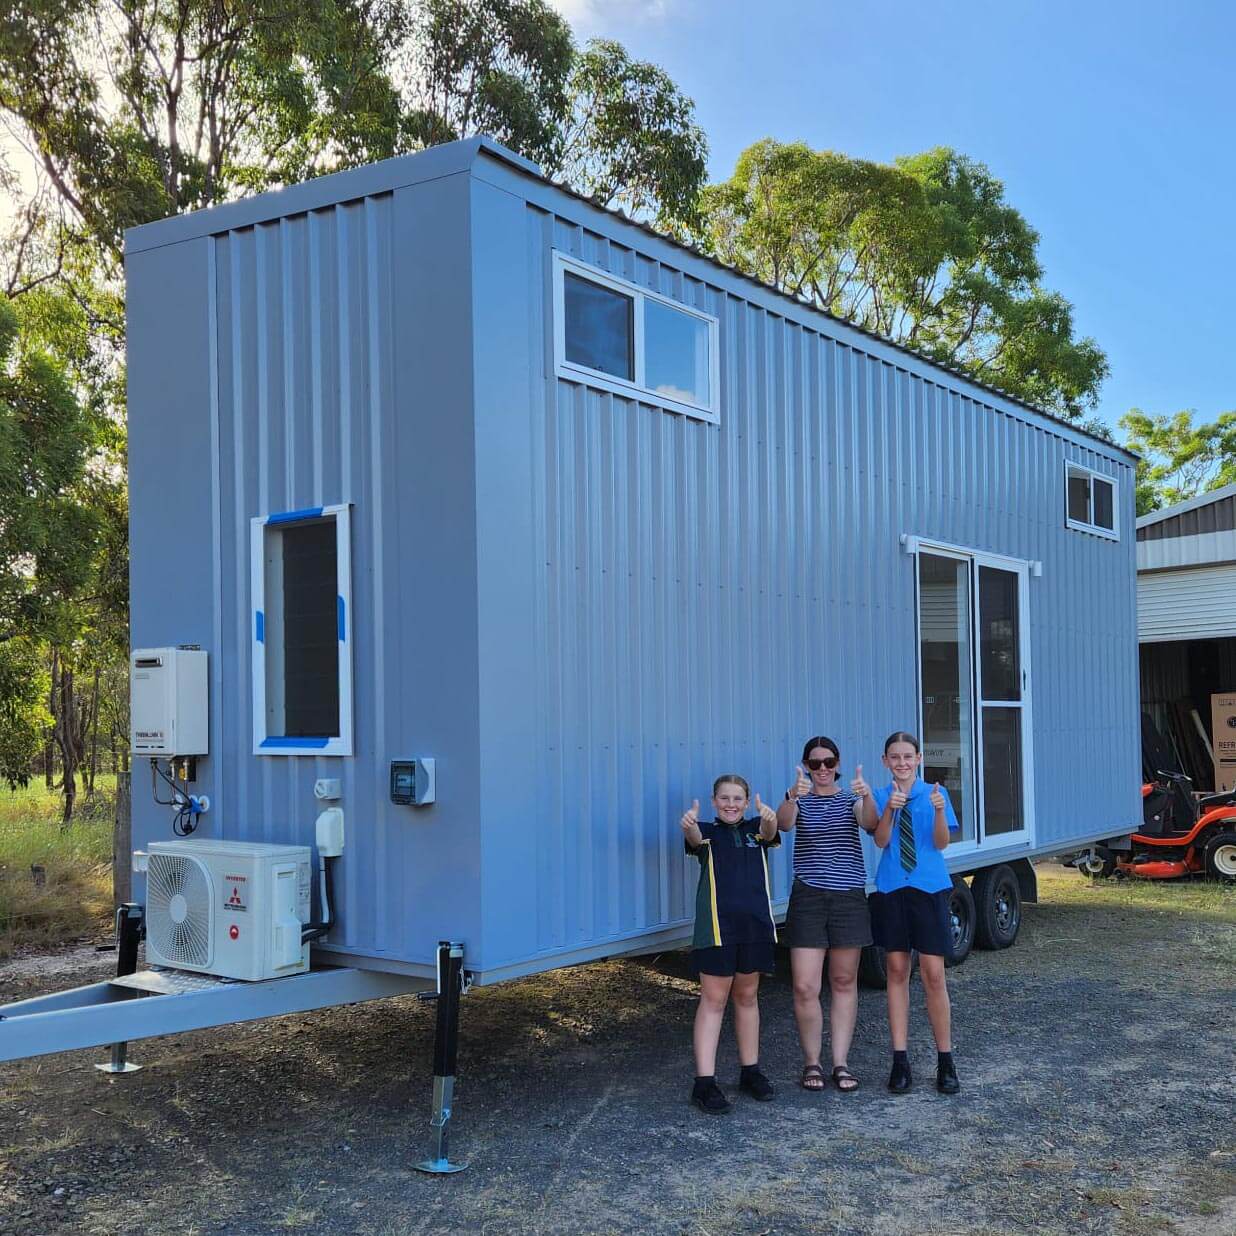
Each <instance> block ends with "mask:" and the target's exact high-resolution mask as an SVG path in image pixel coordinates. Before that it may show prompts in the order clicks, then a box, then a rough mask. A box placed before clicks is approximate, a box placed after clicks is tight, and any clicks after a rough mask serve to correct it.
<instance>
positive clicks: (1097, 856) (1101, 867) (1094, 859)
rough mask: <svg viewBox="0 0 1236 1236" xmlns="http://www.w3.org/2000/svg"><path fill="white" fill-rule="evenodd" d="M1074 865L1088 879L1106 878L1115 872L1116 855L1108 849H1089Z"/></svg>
mask: <svg viewBox="0 0 1236 1236" xmlns="http://www.w3.org/2000/svg"><path fill="white" fill-rule="evenodd" d="M1075 865H1076V867H1077V870H1078V871H1080V872H1081V873H1082V875H1084V876H1085V877H1086V879H1088V880H1106V879H1108V877H1110V876H1112V875H1114V874H1115V872H1116V856H1115V855H1114V854H1113V853H1112V852H1111V851H1110V850H1102V851H1099V850H1097V849H1096V850H1091V851H1089V853H1087V854H1085V855H1083V856H1082V857H1080V858H1078V860H1077V863H1076V864H1075Z"/></svg>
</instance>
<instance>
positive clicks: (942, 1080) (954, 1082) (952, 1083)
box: [936, 1060, 961, 1094]
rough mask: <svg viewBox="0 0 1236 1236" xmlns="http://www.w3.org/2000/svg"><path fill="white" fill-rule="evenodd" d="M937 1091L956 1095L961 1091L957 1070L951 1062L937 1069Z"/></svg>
mask: <svg viewBox="0 0 1236 1236" xmlns="http://www.w3.org/2000/svg"><path fill="white" fill-rule="evenodd" d="M936 1089H937V1090H938V1091H939V1092H940V1093H941V1094H956V1093H957V1092H958V1091H959V1090H960V1089H961V1082H960V1080H959V1079H958V1077H957V1070H956V1068H954V1067H953V1062H952V1061H951V1060H949V1061H947V1062H945V1063H943V1064H941V1065H940V1066H939V1067H938V1068H937V1069H936Z"/></svg>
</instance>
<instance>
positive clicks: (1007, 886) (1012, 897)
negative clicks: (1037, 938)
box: [970, 863, 1021, 948]
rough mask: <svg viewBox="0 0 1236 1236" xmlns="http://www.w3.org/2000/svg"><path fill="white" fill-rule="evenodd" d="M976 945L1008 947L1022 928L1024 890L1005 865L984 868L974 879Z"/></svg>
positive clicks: (1011, 870)
mask: <svg viewBox="0 0 1236 1236" xmlns="http://www.w3.org/2000/svg"><path fill="white" fill-rule="evenodd" d="M970 891H971V892H972V893H973V895H974V906H975V925H974V942H975V944H977V945H978V946H979V948H1008V946H1009V945H1010V944H1012V943H1013V941H1014V940H1016V939H1017V932H1018V929H1019V928H1020V927H1021V889H1020V888H1018V886H1017V876H1016V875H1014V874H1013V869H1012V868H1011V867H1009V866H1007V865H1006V864H1004V863H1001V864H1000V865H999V866H998V867H985V868H984V869H983V870H982V871H980V872H979V873H978V875H976V876H975V877H974V883H973V885H972V887H971V890H970Z"/></svg>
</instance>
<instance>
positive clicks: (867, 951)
mask: <svg viewBox="0 0 1236 1236" xmlns="http://www.w3.org/2000/svg"><path fill="white" fill-rule="evenodd" d="M827 968H828V967H827V966H826V967H825V969H827ZM917 969H918V950H917V949H915V950H914V951H913V952H912V953H911V954H910V977H911V978H913V977H914V973H915V971H916V970H917ZM858 981H859V983H860V984H861V985H862V986H864V987H870V988H872V989H873V990H875V991H883V990H884V989H885V988H886V987H887V986H888V971H887V970H885V968H884V950H883V949H882V948H881V947H880V945H878V944H868V945H866V946H865V947H864V948H863V951H862V952H861V953H860V954H859V955H858Z"/></svg>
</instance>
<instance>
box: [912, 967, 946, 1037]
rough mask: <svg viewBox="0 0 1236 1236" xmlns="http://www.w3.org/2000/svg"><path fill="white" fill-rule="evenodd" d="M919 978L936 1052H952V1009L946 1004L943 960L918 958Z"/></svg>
mask: <svg viewBox="0 0 1236 1236" xmlns="http://www.w3.org/2000/svg"><path fill="white" fill-rule="evenodd" d="M918 968H919V969H918V972H919V977H920V978H921V979H922V980H923V990H924V991H925V992H926V993H927V1020H928V1021H930V1022H931V1033H932V1034H933V1035H935V1040H936V1050H937V1051H952V1050H953V1037H952V1009H951V1008H950V1006H949V1002H948V984H947V982H946V981H945V978H944V958H943V957H937V956H935V955H934V954H933V953H920V954H919V956H918Z"/></svg>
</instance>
